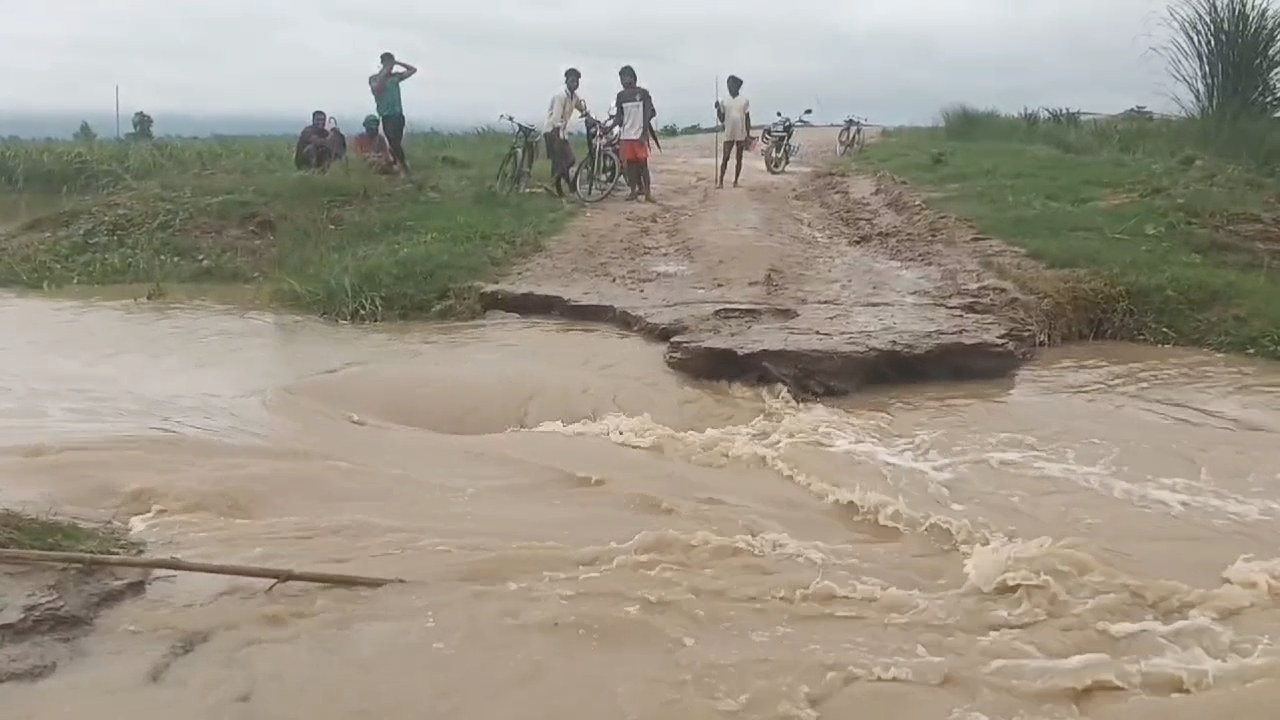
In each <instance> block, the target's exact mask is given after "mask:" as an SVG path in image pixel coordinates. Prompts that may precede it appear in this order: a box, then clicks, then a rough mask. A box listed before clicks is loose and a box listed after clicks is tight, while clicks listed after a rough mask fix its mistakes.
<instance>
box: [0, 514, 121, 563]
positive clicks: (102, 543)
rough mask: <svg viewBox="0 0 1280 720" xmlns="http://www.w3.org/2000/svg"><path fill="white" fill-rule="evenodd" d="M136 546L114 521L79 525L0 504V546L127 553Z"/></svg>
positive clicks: (21, 548)
mask: <svg viewBox="0 0 1280 720" xmlns="http://www.w3.org/2000/svg"><path fill="white" fill-rule="evenodd" d="M139 549H140V546H139V545H138V544H137V543H135V542H133V541H132V540H129V538H128V537H127V535H126V534H125V533H124V531H123V530H121V529H120V528H118V527H117V526H115V525H93V526H91V525H82V524H79V523H76V522H73V521H70V520H62V519H58V518H53V517H36V516H33V515H28V514H24V513H19V512H15V511H12V510H5V509H3V508H0V550H52V551H57V552H80V553H92V554H95V555H130V554H134V553H136V552H138V550H139Z"/></svg>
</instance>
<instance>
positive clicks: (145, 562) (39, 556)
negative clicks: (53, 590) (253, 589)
mask: <svg viewBox="0 0 1280 720" xmlns="http://www.w3.org/2000/svg"><path fill="white" fill-rule="evenodd" d="M2 563H19V564H42V563H71V564H73V565H110V566H113V567H132V568H146V569H150V570H180V571H183V572H197V573H209V574H211V575H236V576H239V577H253V578H265V579H267V580H275V581H276V583H275V584H277V585H278V584H280V583H284V582H289V581H290V580H296V581H300V582H311V583H321V584H323V585H345V586H348V587H382V586H383V585H391V584H393V583H402V582H404V580H402V579H400V578H377V577H364V576H361V575H338V574H335V573H319V572H300V571H297V570H284V569H281V568H267V567H255V566H252V565H216V564H212V563H197V562H187V561H186V560H178V559H177V558H140V557H124V556H120V555H92V554H89V553H74V552H49V551H45V550H0V564H2ZM272 587H275V585H272Z"/></svg>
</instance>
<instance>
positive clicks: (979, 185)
mask: <svg viewBox="0 0 1280 720" xmlns="http://www.w3.org/2000/svg"><path fill="white" fill-rule="evenodd" d="M1167 19H1168V23H1167V24H1168V30H1169V37H1170V40H1169V41H1168V42H1167V43H1166V44H1165V45H1164V46H1162V47H1160V48H1158V49H1159V50H1160V51H1161V52H1162V55H1163V57H1164V58H1165V59H1166V60H1167V61H1168V63H1169V71H1170V75H1171V78H1172V79H1173V81H1174V82H1175V84H1176V85H1177V86H1178V87H1179V89H1180V90H1181V93H1180V95H1179V105H1180V109H1181V115H1180V116H1179V117H1176V118H1156V117H1153V115H1152V114H1151V113H1149V112H1146V111H1145V110H1144V109H1143V108H1134V109H1131V110H1130V111H1127V112H1125V113H1121V114H1120V115H1118V116H1110V117H1101V118H1090V117H1085V116H1084V115H1083V114H1082V113H1080V112H1078V111H1074V110H1071V109H1065V108H1064V109H1048V110H1046V109H1040V110H1030V109H1028V110H1023V111H1022V112H1020V113H1001V112H999V111H997V110H993V109H990V110H989V109H980V108H974V107H968V106H956V107H951V108H947V109H945V110H944V111H943V112H942V115H941V122H940V124H939V126H938V127H934V128H925V129H905V130H899V131H895V132H892V133H889V134H888V135H887V137H886V141H884V142H880V143H875V144H873V145H871V146H869V147H868V148H867V150H866V151H865V152H864V153H863V154H862V155H860V156H859V157H858V158H857V161H856V162H857V165H858V166H859V167H863V168H873V169H881V170H886V171H889V172H890V173H892V174H894V175H897V176H899V177H902V178H904V179H906V180H908V181H910V182H912V183H913V184H914V185H916V186H918V187H920V188H921V189H923V190H925V191H926V192H927V194H928V196H929V202H930V204H932V205H934V206H935V207H937V208H939V209H941V210H943V211H946V212H950V213H954V214H956V215H959V216H962V217H966V218H968V219H971V220H972V221H973V223H974V224H975V225H976V227H977V229H978V231H979V232H981V233H983V234H986V235H991V236H994V237H998V238H1000V239H1001V240H1004V241H1006V242H1009V243H1010V244H1013V245H1016V246H1018V247H1021V248H1023V249H1025V250H1026V251H1027V253H1028V254H1029V255H1030V256H1031V257H1032V258H1034V259H1036V260H1038V261H1040V262H1041V263H1043V264H1044V265H1046V266H1048V267H1050V268H1057V269H1072V270H1076V269H1079V270H1086V271H1089V273H1090V274H1091V275H1093V276H1094V277H1095V278H1097V279H1099V280H1101V281H1102V282H1104V283H1105V284H1106V285H1108V286H1109V288H1110V289H1111V290H1112V291H1114V292H1112V293H1109V294H1111V295H1114V297H1116V303H1115V305H1116V307H1113V308H1110V309H1109V310H1108V313H1107V317H1106V318H1105V319H1104V320H1105V322H1104V324H1103V326H1101V327H1099V326H1098V325H1097V324H1096V323H1087V322H1086V323H1070V324H1068V325H1071V326H1073V327H1089V328H1093V330H1092V332H1094V333H1095V334H1096V335H1101V336H1103V337H1117V338H1132V339H1139V340H1145V341H1149V342H1155V343H1165V344H1184V345H1196V346H1201V347H1205V348H1209V349H1214V350H1220V351H1232V352H1242V353H1248V354H1254V355H1259V356H1265V357H1271V358H1280V120H1277V119H1275V117H1274V116H1275V115H1276V114H1277V112H1280V11H1277V10H1276V9H1275V8H1274V7H1273V6H1272V5H1271V4H1270V3H1267V2H1265V1H1264V0H1184V1H1183V2H1179V3H1177V4H1175V5H1173V6H1172V7H1171V8H1170V10H1169V12H1168V18H1167ZM1010 279H1011V280H1013V281H1014V282H1017V283H1019V284H1021V285H1022V286H1023V287H1024V288H1026V289H1028V290H1031V291H1035V290H1036V289H1037V288H1041V287H1043V282H1042V280H1043V279H1041V278H1034V277H1029V276H1026V275H1023V276H1020V277H1011V278H1010ZM1081 287H1089V286H1088V285H1082V286H1081ZM1094 288H1095V291H1096V286H1094ZM1091 292H1092V291H1091ZM1071 305H1072V304H1071V303H1062V304H1060V306H1061V307H1070V306H1071ZM1090 305H1092V306H1095V307H1096V303H1092V304H1090V303H1081V304H1079V305H1078V306H1080V307H1084V306H1090ZM1054 339H1055V340H1070V339H1075V338H1072V337H1059V338H1054Z"/></svg>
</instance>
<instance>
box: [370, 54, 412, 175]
mask: <svg viewBox="0 0 1280 720" xmlns="http://www.w3.org/2000/svg"><path fill="white" fill-rule="evenodd" d="M379 59H380V61H381V62H382V69H381V70H379V71H378V72H377V73H375V74H373V75H370V76H369V89H370V90H372V91H373V99H374V101H375V102H376V103H377V106H378V116H379V117H380V118H382V132H383V133H384V134H385V135H386V136H387V146H388V147H389V148H391V157H392V158H394V159H395V161H396V166H397V167H398V168H399V170H400V174H401V175H403V176H407V175H408V174H409V161H408V160H407V159H406V158H405V156H404V125H405V122H404V105H402V104H401V102H400V83H402V82H404V81H405V80H408V79H409V78H411V77H413V76H414V74H415V73H417V72H418V68H416V67H414V66H412V65H409V64H407V63H402V62H399V61H398V60H396V56H395V55H392V54H391V53H389V52H384V53H382V57H381V58H379ZM396 67H400V68H402V69H401V70H396Z"/></svg>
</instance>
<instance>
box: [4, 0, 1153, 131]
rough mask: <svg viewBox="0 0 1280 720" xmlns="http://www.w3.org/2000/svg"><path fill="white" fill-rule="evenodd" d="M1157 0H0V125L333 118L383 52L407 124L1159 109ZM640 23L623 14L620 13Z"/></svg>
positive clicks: (879, 118)
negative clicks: (388, 55) (549, 112)
mask: <svg viewBox="0 0 1280 720" xmlns="http://www.w3.org/2000/svg"><path fill="white" fill-rule="evenodd" d="M1164 4H1165V3H1163V2H1161V1H1160V0H803V1H800V0H785V1H784V0H726V1H725V2H709V1H708V0H703V1H702V2H691V1H690V0H648V2H645V3H641V4H640V5H638V6H637V5H635V4H631V5H628V4H626V3H621V2H603V3H602V2H588V1H587V0H471V1H470V2H466V1H464V2H458V1H457V0H376V1H375V2H367V3H361V2H353V1H352V0H201V1H200V2H193V1H192V0H58V1H56V2H53V1H51V2H43V3H42V2H18V0H13V2H7V3H6V7H5V11H4V22H3V23H0V78H3V80H2V81H0V111H8V112H32V111H34V112H44V111H75V112H81V111H93V112H110V111H111V110H112V108H113V102H114V100H113V87H114V86H115V85H116V84H117V83H118V84H119V85H120V88H121V89H120V93H121V105H122V111H123V112H124V113H125V114H128V113H130V112H132V111H133V110H135V109H144V110H146V111H148V112H150V113H151V114H152V115H154V116H156V118H157V127H158V128H159V127H160V126H161V125H162V123H163V116H164V113H165V112H166V111H170V112H178V111H182V112H200V113H210V114H219V115H221V114H246V113H247V114H255V115H281V114H286V115H288V114H291V115H296V116H297V117H298V118H299V119H300V121H301V122H303V123H305V121H306V119H307V116H308V114H309V113H310V111H311V110H312V109H314V108H323V109H326V110H329V111H330V112H331V113H333V114H336V115H338V116H339V117H350V118H352V119H351V121H348V123H347V124H349V125H352V124H355V120H356V119H357V117H358V116H363V114H365V113H366V112H368V111H369V110H371V109H372V101H371V99H370V96H369V90H368V85H367V77H368V75H369V74H370V73H372V72H373V71H375V70H376V66H377V57H378V55H379V53H381V52H382V51H383V50H391V51H392V52H394V53H396V55H397V56H398V57H400V58H401V59H403V60H405V61H407V62H410V63H413V64H415V65H417V66H418V68H419V70H420V72H419V74H418V76H417V77H415V78H414V79H413V80H411V81H410V82H409V83H406V84H405V86H404V102H405V106H406V111H407V113H408V114H409V116H410V118H411V119H417V118H429V119H433V120H439V121H448V122H473V121H474V122H485V121H488V120H491V119H493V118H495V117H496V116H497V114H498V113H500V112H510V113H514V114H516V115H517V116H522V117H525V118H529V119H539V118H540V117H541V116H542V114H543V113H544V112H545V108H546V105H547V101H548V99H549V98H550V96H551V94H552V93H553V92H554V91H555V90H556V89H557V88H558V87H559V86H560V84H561V77H562V72H563V70H564V69H565V68H566V67H568V66H571V65H572V66H576V67H578V68H579V69H581V70H582V72H583V85H582V92H583V94H584V97H585V98H586V99H587V102H588V103H589V104H591V105H592V106H593V107H594V108H597V109H599V110H604V109H605V108H606V107H607V105H608V104H609V102H610V100H611V98H612V97H613V95H614V93H616V92H617V89H618V84H617V71H618V68H619V66H621V65H622V64H624V63H630V64H632V65H634V66H635V68H636V70H637V72H638V74H639V76H640V82H641V84H642V85H645V86H647V87H648V88H649V89H650V90H651V91H652V93H653V96H654V99H655V103H656V105H657V108H658V112H659V116H660V121H675V122H680V123H681V124H685V123H689V122H697V121H703V122H706V121H708V120H710V119H711V114H710V106H711V103H712V102H713V100H714V92H715V88H714V84H715V80H716V77H717V75H719V77H720V80H721V83H723V79H724V77H725V76H726V75H727V74H729V73H735V74H737V75H739V76H741V77H742V78H744V79H745V80H746V86H745V89H744V92H745V93H746V94H747V96H748V97H749V98H750V99H751V102H752V107H753V110H754V111H755V112H756V114H757V117H761V116H762V115H764V114H766V113H767V114H769V115H772V113H773V112H774V111H775V110H782V111H783V112H788V113H794V112H798V111H799V110H800V109H802V108H803V107H805V106H813V107H814V109H815V110H816V111H817V112H818V117H819V118H821V119H824V120H825V119H831V120H839V119H840V118H842V117H843V115H844V114H845V113H849V112H854V113H858V114H861V115H864V116H867V117H869V118H870V119H871V120H872V121H873V122H880V123H886V124H897V123H923V122H928V121H930V120H931V119H932V118H933V117H934V116H935V115H936V113H937V111H938V109H939V108H940V107H941V106H943V105H945V104H948V103H952V102H957V101H965V102H969V103H973V104H977V105H984V106H986V105H994V106H999V107H1001V108H1003V109H1008V110H1017V109H1019V108H1021V107H1022V106H1024V105H1028V106H1039V105H1047V106H1072V107H1078V108H1082V109H1084V110H1088V111H1100V112H1114V111H1119V110H1123V109H1124V108H1126V107H1129V106H1131V105H1134V104H1145V105H1148V106H1150V107H1152V108H1165V107H1168V106H1169V103H1168V102H1167V100H1166V99H1165V98H1166V96H1167V93H1168V90H1169V88H1168V87H1167V85H1166V84H1165V79H1164V72H1163V65H1162V63H1161V62H1160V61H1159V59H1158V58H1156V57H1154V56H1153V55H1152V54H1151V53H1150V52H1149V51H1148V48H1149V47H1150V45H1151V44H1152V42H1153V34H1156V33H1157V31H1158V28H1159V19H1160V17H1161V12H1162V8H1163V6H1164ZM635 7H641V8H643V16H641V17H636V10H634V9H633V8H635Z"/></svg>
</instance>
